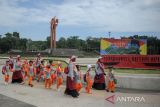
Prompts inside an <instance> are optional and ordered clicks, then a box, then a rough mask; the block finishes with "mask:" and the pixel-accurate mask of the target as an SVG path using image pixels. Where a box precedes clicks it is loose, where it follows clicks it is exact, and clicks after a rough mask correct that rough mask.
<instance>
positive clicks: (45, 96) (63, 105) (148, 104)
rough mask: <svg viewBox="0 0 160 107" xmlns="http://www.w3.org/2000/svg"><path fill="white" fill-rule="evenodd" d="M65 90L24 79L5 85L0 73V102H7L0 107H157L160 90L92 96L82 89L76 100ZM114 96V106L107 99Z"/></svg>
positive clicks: (117, 91)
mask: <svg viewBox="0 0 160 107" xmlns="http://www.w3.org/2000/svg"><path fill="white" fill-rule="evenodd" d="M0 70H1V66H0ZM155 85H156V84H155ZM64 90H65V83H64V84H63V85H62V86H61V88H60V91H57V90H56V86H55V85H53V86H52V89H45V88H44V84H43V83H37V82H36V81H34V87H29V86H28V85H27V80H26V83H25V85H19V84H9V85H4V82H3V77H2V74H1V73H0V99H5V97H7V98H6V100H2V101H1V102H0V107H9V106H10V105H13V106H14V107H18V105H16V104H21V107H23V106H26V105H28V107H29V106H31V107H32V106H38V107H107V106H108V107H135V106H136V107H160V100H159V99H160V92H159V91H152V90H151V91H149V90H147V91H145V90H134V89H133V90H131V89H123V88H117V89H116V92H115V93H108V92H106V91H98V90H92V94H87V93H85V89H84V88H82V90H81V92H80V96H79V98H76V99H74V98H72V97H70V96H66V95H64ZM113 95H114V96H116V97H115V99H114V102H115V103H114V104H112V103H110V102H109V101H107V100H106V98H108V97H110V96H113ZM117 97H133V98H137V97H143V98H144V99H145V102H134V101H117V100H116V98H117ZM7 99H8V100H7ZM13 102H14V103H13ZM7 104H8V105H7Z"/></svg>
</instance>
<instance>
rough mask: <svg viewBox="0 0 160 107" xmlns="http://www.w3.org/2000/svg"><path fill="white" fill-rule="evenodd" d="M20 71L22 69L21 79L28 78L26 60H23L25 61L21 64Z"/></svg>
mask: <svg viewBox="0 0 160 107" xmlns="http://www.w3.org/2000/svg"><path fill="white" fill-rule="evenodd" d="M22 69H23V72H24V76H23V79H24V80H25V78H26V77H28V61H27V58H25V60H24V62H23V64H22Z"/></svg>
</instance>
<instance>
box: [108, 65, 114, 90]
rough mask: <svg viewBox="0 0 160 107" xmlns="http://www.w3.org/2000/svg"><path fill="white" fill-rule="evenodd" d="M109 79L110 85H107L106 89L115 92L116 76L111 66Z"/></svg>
mask: <svg viewBox="0 0 160 107" xmlns="http://www.w3.org/2000/svg"><path fill="white" fill-rule="evenodd" d="M107 79H108V86H107V89H106V91H107V92H109V91H111V92H112V93H114V91H115V83H114V79H115V77H114V73H113V70H112V67H109V72H108V76H107Z"/></svg>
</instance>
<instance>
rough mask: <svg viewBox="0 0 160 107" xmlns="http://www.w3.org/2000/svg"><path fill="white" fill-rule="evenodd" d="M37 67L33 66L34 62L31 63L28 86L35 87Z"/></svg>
mask: <svg viewBox="0 0 160 107" xmlns="http://www.w3.org/2000/svg"><path fill="white" fill-rule="evenodd" d="M35 70H36V69H35V67H34V66H33V61H31V60H30V61H29V67H28V75H29V81H28V85H29V86H31V87H33V82H32V81H33V78H34V76H35Z"/></svg>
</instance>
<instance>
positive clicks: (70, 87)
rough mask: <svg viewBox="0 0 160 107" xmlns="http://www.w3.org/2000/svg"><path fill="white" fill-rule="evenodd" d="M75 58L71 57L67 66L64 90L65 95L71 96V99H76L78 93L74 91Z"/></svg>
mask: <svg viewBox="0 0 160 107" xmlns="http://www.w3.org/2000/svg"><path fill="white" fill-rule="evenodd" d="M75 62H76V56H74V55H73V56H71V58H70V61H69V65H68V74H67V81H66V90H65V94H67V95H71V96H72V97H78V96H79V93H78V91H77V90H76V81H75V75H74V74H75V72H76V70H77V68H76V65H75Z"/></svg>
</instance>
